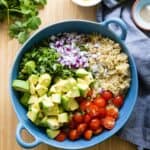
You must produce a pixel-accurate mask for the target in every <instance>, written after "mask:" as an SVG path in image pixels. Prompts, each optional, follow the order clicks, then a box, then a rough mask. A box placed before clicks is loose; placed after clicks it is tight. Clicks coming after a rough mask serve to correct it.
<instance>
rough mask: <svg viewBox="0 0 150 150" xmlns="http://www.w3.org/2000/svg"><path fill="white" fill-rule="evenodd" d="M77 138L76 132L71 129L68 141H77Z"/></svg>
mask: <svg viewBox="0 0 150 150" xmlns="http://www.w3.org/2000/svg"><path fill="white" fill-rule="evenodd" d="M78 138H79V134H78V132H77V130H76V129H72V130H70V131H69V139H70V140H72V141H74V140H77V139H78Z"/></svg>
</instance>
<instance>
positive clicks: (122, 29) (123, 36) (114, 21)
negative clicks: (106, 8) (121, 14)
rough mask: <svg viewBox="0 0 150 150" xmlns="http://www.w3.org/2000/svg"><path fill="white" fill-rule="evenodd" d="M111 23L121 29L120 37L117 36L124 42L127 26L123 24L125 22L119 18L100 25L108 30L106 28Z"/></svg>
mask: <svg viewBox="0 0 150 150" xmlns="http://www.w3.org/2000/svg"><path fill="white" fill-rule="evenodd" d="M111 23H115V24H117V25H118V26H119V27H120V28H121V35H119V38H120V39H121V40H123V41H124V40H125V39H126V36H127V25H126V24H125V22H124V21H123V20H122V19H119V18H112V19H108V20H106V21H104V22H102V23H101V24H102V25H104V26H106V27H107V28H109V27H108V26H109V24H111Z"/></svg>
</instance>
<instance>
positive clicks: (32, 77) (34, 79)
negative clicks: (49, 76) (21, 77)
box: [28, 74, 39, 85]
mask: <svg viewBox="0 0 150 150" xmlns="http://www.w3.org/2000/svg"><path fill="white" fill-rule="evenodd" d="M38 79H39V76H38V75H35V74H32V75H30V77H29V79H28V80H29V83H30V84H33V85H36V84H37V83H38Z"/></svg>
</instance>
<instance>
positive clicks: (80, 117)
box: [73, 113, 83, 123]
mask: <svg viewBox="0 0 150 150" xmlns="http://www.w3.org/2000/svg"><path fill="white" fill-rule="evenodd" d="M73 120H74V121H75V123H82V122H83V115H82V114H81V113H76V114H74V116H73Z"/></svg>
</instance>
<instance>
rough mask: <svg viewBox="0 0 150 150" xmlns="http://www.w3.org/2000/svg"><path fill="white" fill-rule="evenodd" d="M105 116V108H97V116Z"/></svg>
mask: <svg viewBox="0 0 150 150" xmlns="http://www.w3.org/2000/svg"><path fill="white" fill-rule="evenodd" d="M105 116H106V108H99V117H100V118H104V117H105Z"/></svg>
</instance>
